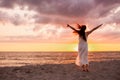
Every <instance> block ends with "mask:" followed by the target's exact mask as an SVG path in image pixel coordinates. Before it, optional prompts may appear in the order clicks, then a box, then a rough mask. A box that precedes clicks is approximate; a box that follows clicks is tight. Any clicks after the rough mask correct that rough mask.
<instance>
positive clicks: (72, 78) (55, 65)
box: [0, 52, 120, 80]
mask: <svg viewBox="0 0 120 80" xmlns="http://www.w3.org/2000/svg"><path fill="white" fill-rule="evenodd" d="M3 54H4V55H3ZM6 54H9V56H8V55H6ZM13 54H14V53H0V80H120V53H110V52H109V53H103V52H102V53H91V54H90V55H89V60H90V72H83V71H81V69H79V68H78V67H77V66H76V65H75V64H74V59H75V57H76V53H66V54H65V53H64V55H63V53H58V54H57V53H53V54H54V55H50V54H49V53H41V54H39V55H38V53H36V54H35V53H34V54H33V55H32V56H31V57H30V56H29V57H28V54H27V53H26V55H27V56H26V57H25V56H22V53H20V54H19V53H18V54H17V57H15V56H16V55H13ZM20 55H21V56H22V57H23V58H21V57H20ZM29 55H31V54H29ZM35 55H37V56H35ZM40 55H41V56H42V57H43V56H44V58H43V59H39V58H40V57H41V56H40ZM45 55H46V56H45ZM10 56H11V57H10ZM13 56H14V57H13ZM48 56H49V57H48ZM53 56H54V57H53ZM46 57H47V58H46ZM37 58H38V59H37ZM23 59H24V60H23ZM25 60H26V61H25ZM27 60H28V61H27ZM20 61H22V62H20ZM30 62H31V63H30ZM11 64H12V65H11Z"/></svg>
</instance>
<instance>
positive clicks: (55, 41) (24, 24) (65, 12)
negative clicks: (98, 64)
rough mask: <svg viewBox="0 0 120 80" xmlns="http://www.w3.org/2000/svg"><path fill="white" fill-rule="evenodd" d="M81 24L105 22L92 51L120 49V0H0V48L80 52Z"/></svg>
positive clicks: (94, 35) (93, 38) (96, 33)
mask: <svg viewBox="0 0 120 80" xmlns="http://www.w3.org/2000/svg"><path fill="white" fill-rule="evenodd" d="M77 23H78V24H85V25H86V26H87V31H88V30H91V29H92V28H94V27H96V26H97V25H99V24H101V23H103V24H104V25H103V26H101V27H100V28H99V29H98V30H96V31H94V32H93V33H92V34H90V36H89V37H88V43H89V51H120V0H0V51H76V50H77V42H78V36H77V35H75V34H73V33H72V32H73V31H72V30H71V29H69V28H67V27H66V24H70V25H72V26H74V27H75V28H76V24H77Z"/></svg>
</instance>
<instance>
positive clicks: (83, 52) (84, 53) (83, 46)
mask: <svg viewBox="0 0 120 80" xmlns="http://www.w3.org/2000/svg"><path fill="white" fill-rule="evenodd" d="M85 34H86V38H87V33H85ZM75 64H76V65H78V66H82V65H85V64H88V44H87V41H85V40H83V38H81V37H79V44H78V55H77V58H76V61H75Z"/></svg>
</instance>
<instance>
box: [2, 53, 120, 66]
mask: <svg viewBox="0 0 120 80" xmlns="http://www.w3.org/2000/svg"><path fill="white" fill-rule="evenodd" d="M77 54H78V53H77V52H0V67H8V66H26V65H44V64H69V63H74V62H75V59H76V56H77ZM88 59H89V61H90V62H91V61H109V60H120V51H107V52H103V51H102V52H89V54H88Z"/></svg>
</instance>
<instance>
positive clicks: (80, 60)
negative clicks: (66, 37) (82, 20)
mask: <svg viewBox="0 0 120 80" xmlns="http://www.w3.org/2000/svg"><path fill="white" fill-rule="evenodd" d="M100 26H102V24H100V25H98V26H97V27H95V28H93V29H92V30H90V31H87V32H85V30H86V25H81V26H80V25H79V24H78V29H79V30H77V29H75V28H73V27H72V26H70V25H69V24H67V27H70V28H71V29H73V30H74V32H75V33H77V34H78V35H79V44H78V56H77V58H76V65H78V66H81V67H82V70H83V71H87V72H88V65H89V63H88V44H87V37H88V35H89V34H90V33H92V32H93V31H94V30H96V29H98V28H99V27H100Z"/></svg>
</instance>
